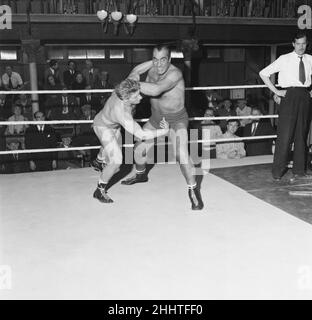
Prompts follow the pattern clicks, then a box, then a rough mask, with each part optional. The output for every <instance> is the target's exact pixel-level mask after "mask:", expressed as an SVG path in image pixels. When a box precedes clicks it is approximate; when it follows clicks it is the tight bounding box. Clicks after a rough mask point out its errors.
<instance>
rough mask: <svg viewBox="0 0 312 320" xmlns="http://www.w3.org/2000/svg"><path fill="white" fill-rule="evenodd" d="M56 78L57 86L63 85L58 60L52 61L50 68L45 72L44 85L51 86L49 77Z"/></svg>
mask: <svg viewBox="0 0 312 320" xmlns="http://www.w3.org/2000/svg"><path fill="white" fill-rule="evenodd" d="M51 75H52V76H53V77H54V81H55V83H56V84H59V85H62V79H61V76H60V71H59V65H58V62H57V61H56V60H51V61H50V62H49V68H48V69H46V70H45V72H44V84H45V86H47V85H49V78H48V77H49V76H51Z"/></svg>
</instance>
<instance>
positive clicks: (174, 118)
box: [149, 108, 189, 130]
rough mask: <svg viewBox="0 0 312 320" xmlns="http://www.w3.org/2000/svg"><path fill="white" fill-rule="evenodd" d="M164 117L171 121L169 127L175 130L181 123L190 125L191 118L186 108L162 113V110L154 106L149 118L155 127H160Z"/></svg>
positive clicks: (186, 125)
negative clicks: (189, 118)
mask: <svg viewBox="0 0 312 320" xmlns="http://www.w3.org/2000/svg"><path fill="white" fill-rule="evenodd" d="M162 118H165V120H166V121H167V122H168V123H169V127H170V128H171V129H173V130H176V129H177V126H178V125H179V124H184V125H185V127H186V128H187V127H188V123H189V120H188V114H187V112H186V109H185V108H183V109H182V110H179V111H178V112H170V113H161V112H160V111H158V110H155V109H153V108H152V115H151V117H150V119H149V123H150V124H151V125H152V126H153V127H154V128H155V129H160V126H159V123H160V121H161V120H162Z"/></svg>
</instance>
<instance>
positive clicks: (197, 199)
mask: <svg viewBox="0 0 312 320" xmlns="http://www.w3.org/2000/svg"><path fill="white" fill-rule="evenodd" d="M188 195H189V198H190V200H191V203H192V210H202V209H203V207H204V203H203V200H202V198H201V195H200V191H199V189H198V187H195V188H193V189H189V191H188Z"/></svg>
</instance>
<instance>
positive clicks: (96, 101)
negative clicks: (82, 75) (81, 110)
mask: <svg viewBox="0 0 312 320" xmlns="http://www.w3.org/2000/svg"><path fill="white" fill-rule="evenodd" d="M86 90H91V86H86ZM86 104H87V105H90V106H91V109H93V110H95V111H96V112H99V111H100V110H101V109H102V108H103V105H102V104H101V100H100V97H99V95H98V94H93V93H89V92H88V93H85V94H84V95H83V96H82V97H81V99H80V107H82V106H84V105H86Z"/></svg>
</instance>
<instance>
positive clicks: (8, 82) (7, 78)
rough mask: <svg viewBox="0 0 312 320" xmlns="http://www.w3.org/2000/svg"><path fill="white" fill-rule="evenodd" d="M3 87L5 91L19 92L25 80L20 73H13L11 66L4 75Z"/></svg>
mask: <svg viewBox="0 0 312 320" xmlns="http://www.w3.org/2000/svg"><path fill="white" fill-rule="evenodd" d="M2 86H3V87H4V89H5V90H8V91H11V90H19V89H21V88H22V86H23V80H22V77H21V76H20V74H19V73H17V72H15V71H13V68H12V67H11V66H7V67H6V68H5V73H4V74H3V75H2Z"/></svg>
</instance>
